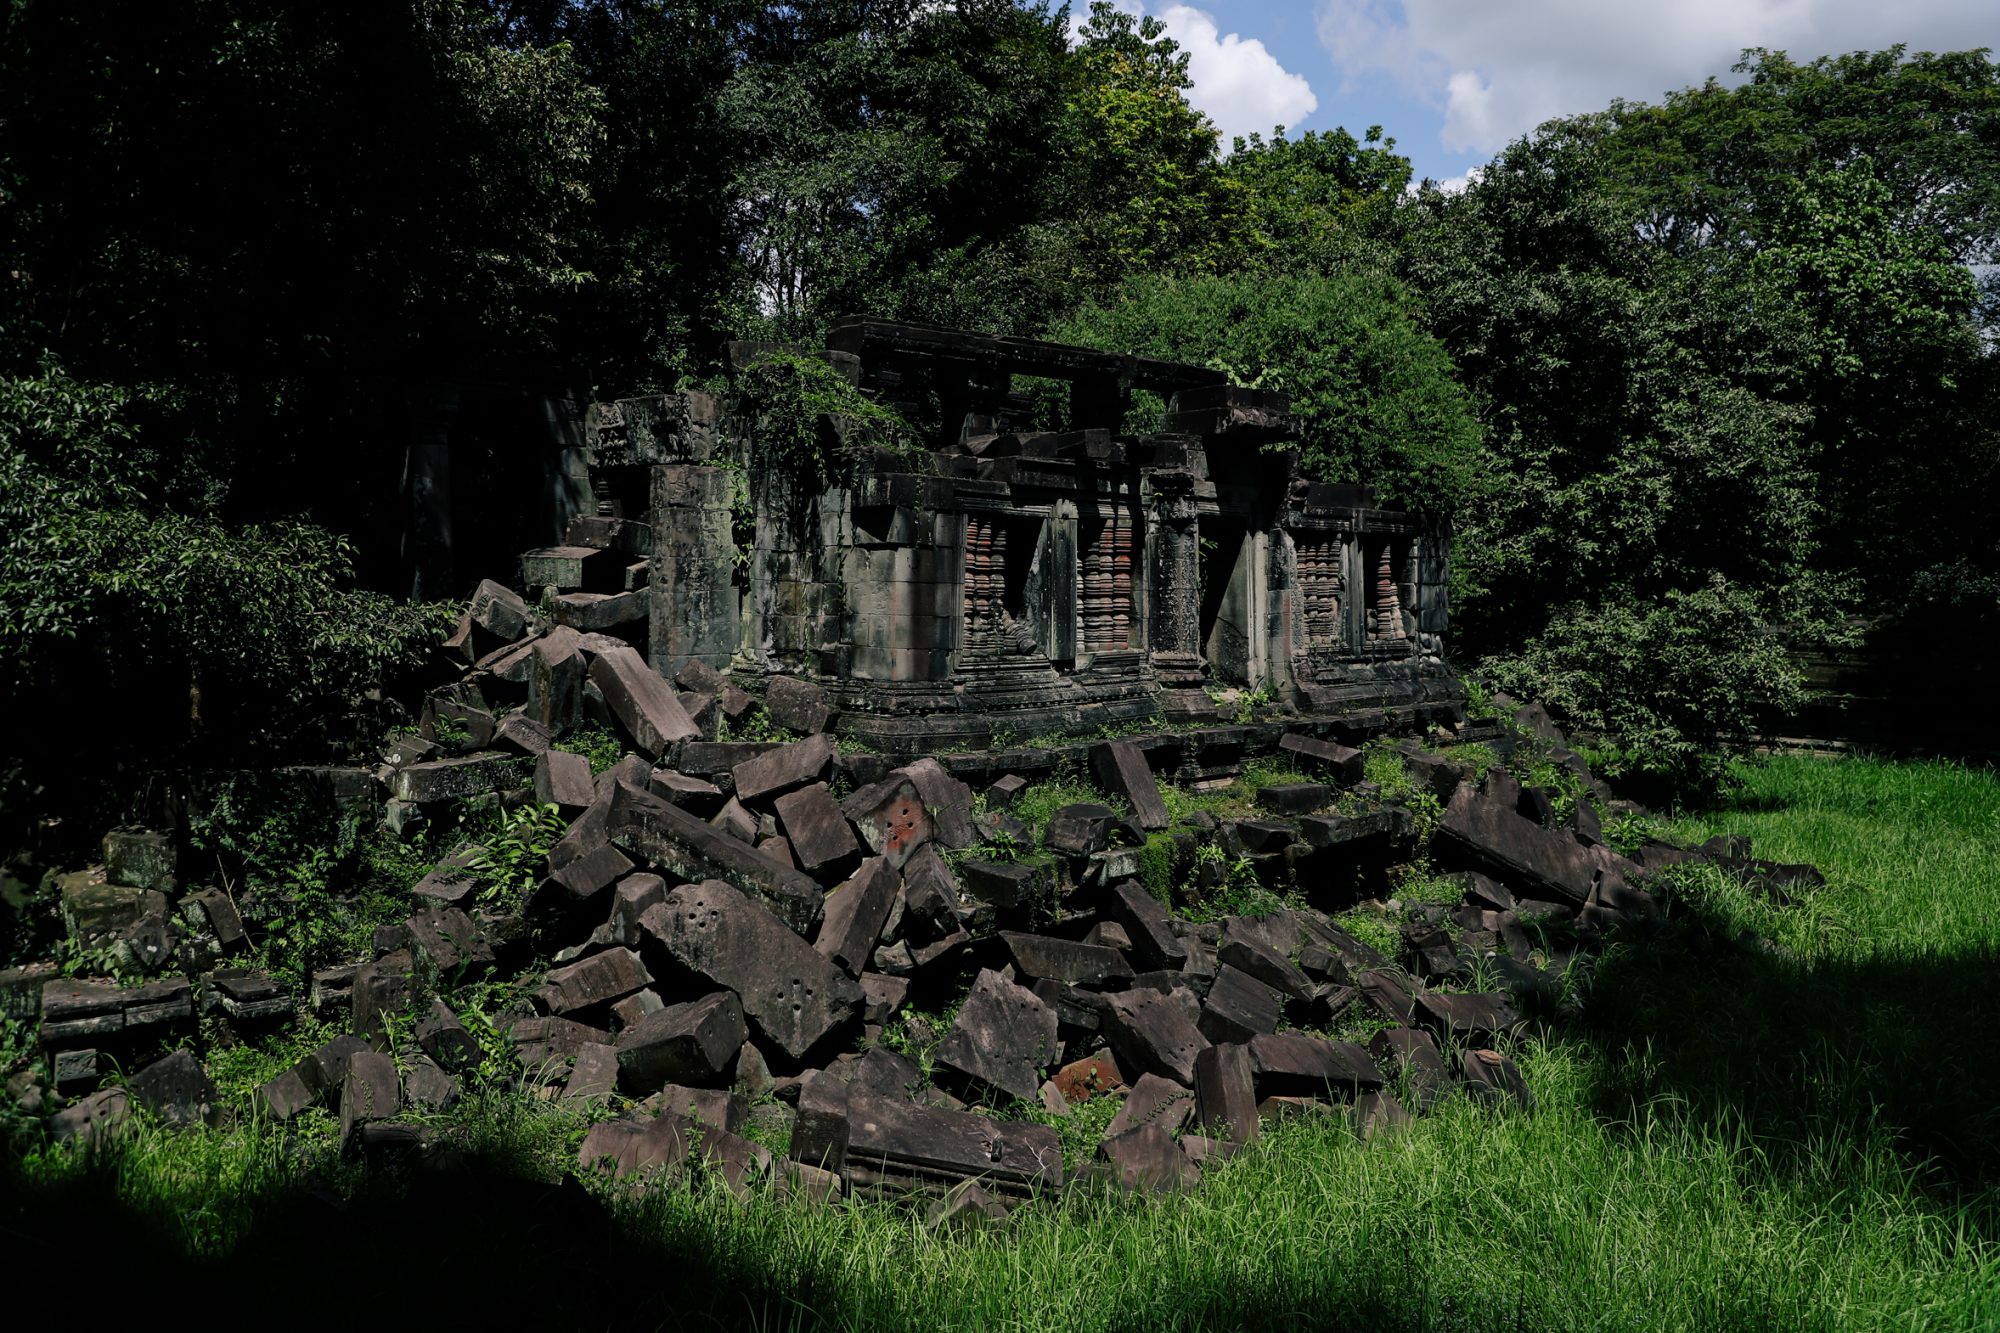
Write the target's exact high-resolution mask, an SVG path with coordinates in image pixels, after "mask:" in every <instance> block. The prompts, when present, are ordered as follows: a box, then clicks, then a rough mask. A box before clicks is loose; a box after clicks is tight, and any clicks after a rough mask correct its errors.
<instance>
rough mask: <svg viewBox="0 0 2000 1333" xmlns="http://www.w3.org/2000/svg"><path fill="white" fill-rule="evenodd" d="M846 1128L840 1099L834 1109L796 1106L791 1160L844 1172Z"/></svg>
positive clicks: (843, 1103) (845, 1118)
mask: <svg viewBox="0 0 2000 1333" xmlns="http://www.w3.org/2000/svg"><path fill="white" fill-rule="evenodd" d="M850 1130H851V1126H850V1125H849V1124H848V1120H847V1107H846V1102H845V1100H844V1099H843V1100H842V1101H841V1102H840V1103H839V1105H838V1107H837V1108H835V1109H827V1108H824V1107H816V1106H814V1107H809V1106H803V1105H802V1106H800V1107H799V1116H798V1119H797V1120H794V1121H793V1122H792V1143H791V1156H792V1160H793V1161H797V1162H808V1163H810V1164H812V1165H813V1166H816V1167H819V1168H821V1169H822V1170H826V1171H832V1172H834V1173H836V1174H839V1173H843V1172H845V1171H846V1170H847V1147H848V1142H849V1138H848V1136H849V1133H850Z"/></svg>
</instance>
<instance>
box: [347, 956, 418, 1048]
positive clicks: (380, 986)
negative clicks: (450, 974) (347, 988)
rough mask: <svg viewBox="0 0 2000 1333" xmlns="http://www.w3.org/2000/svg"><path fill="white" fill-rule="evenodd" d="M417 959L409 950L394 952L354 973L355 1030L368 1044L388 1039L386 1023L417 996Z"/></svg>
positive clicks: (380, 1044) (382, 1043) (404, 1009)
mask: <svg viewBox="0 0 2000 1333" xmlns="http://www.w3.org/2000/svg"><path fill="white" fill-rule="evenodd" d="M416 987H417V960H416V958H415V956H414V955H412V954H411V952H410V951H409V950H408V949H396V950H393V951H391V952H389V953H386V954H383V955H382V956H381V957H380V958H377V959H376V960H375V961H373V962H371V963H364V964H362V966H361V970H360V971H358V972H356V973H355V974H354V1000H353V1005H354V1031H355V1033H356V1034H357V1035H359V1036H361V1037H363V1038H365V1039H366V1040H367V1041H368V1042H369V1043H370V1044H372V1045H375V1046H382V1045H385V1044H386V1043H387V1042H388V1039H389V1020H390V1019H391V1018H392V1017H395V1016H398V1015H400V1014H402V1013H403V1012H404V1011H406V1010H407V1009H408V1008H409V1007H410V1001H411V1000H412V999H414V998H415V996H416Z"/></svg>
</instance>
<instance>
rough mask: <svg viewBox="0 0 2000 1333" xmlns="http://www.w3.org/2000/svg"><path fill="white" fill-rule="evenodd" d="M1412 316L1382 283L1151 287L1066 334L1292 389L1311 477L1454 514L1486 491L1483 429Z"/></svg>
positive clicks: (1187, 282)
mask: <svg viewBox="0 0 2000 1333" xmlns="http://www.w3.org/2000/svg"><path fill="white" fill-rule="evenodd" d="M1409 312H1410V302H1409V299H1408V297H1407V295H1406V293H1404V291H1403V290H1402V288H1401V286H1400V285H1399V284H1398V283H1397V282H1396V281H1395V280H1394V279H1392V278H1388V277H1385V276H1382V275H1375V274H1368V275H1360V274H1357V275H1348V276H1344V277H1333V278H1321V277H1284V276H1278V275H1272V274H1244V275H1236V276H1230V277H1190V278H1174V277H1143V278H1133V279H1129V280H1128V281H1127V282H1126V284H1125V286H1124V288H1123V289H1122V290H1121V292H1120V294H1119V298H1118V299H1117V300H1115V301H1112V302H1108V303H1106V304H1103V305H1096V306H1091V307H1087V308H1085V309H1084V310H1082V311H1080V312H1078V313H1077V314H1075V315H1074V316H1072V317H1070V318H1069V319H1067V320H1065V321H1064V322H1062V323H1061V324H1059V325H1058V326H1057V328H1056V330H1055V333H1056V336H1058V337H1061V338H1064V339H1067V340H1072V341H1076V342H1080V343H1085V344H1088V345H1091V346H1097V347H1104V348H1115V349H1118V350H1121V351H1130V352H1137V353H1139V354H1141V355H1145V356H1158V357H1166V358H1169V359H1172V360H1178V361H1187V362H1192V363H1194V364H1196V365H1207V366H1213V367H1215V368H1217V369H1220V370H1226V371H1228V372H1229V375H1230V378H1231V379H1232V380H1234V381H1235V382H1237V383H1239V384H1244V385H1250V386H1254V387H1259V388H1269V389H1281V390H1283V391H1284V392H1285V393H1287V394H1289V395H1290V396H1291V401H1292V409H1293V411H1294V412H1296V413H1297V415H1298V418H1299V450H1300V457H1301V461H1302V463H1303V465H1304V467H1305V468H1306V470H1307V471H1308V472H1309V473H1310V474H1311V475H1313V476H1315V477H1318V478H1319V479H1321V480H1324V481H1354V482H1367V483H1371V484H1373V485H1375V486H1376V487H1377V488H1378V489H1379V490H1380V491H1381V493H1382V495H1383V496H1384V498H1385V499H1386V500H1387V501H1389V502H1392V503H1397V504H1404V505H1408V506H1410V507H1411V508H1414V509H1419V510H1424V511H1427V512H1431V513H1436V514H1441V515H1449V514H1451V513H1453V512H1454V511H1455V510H1457V509H1458V508H1459V507H1460V506H1462V505H1464V504H1465V503H1466V502H1467V500H1468V499H1469V498H1470V497H1471V496H1472V495H1473V494H1474V493H1476V492H1477V491H1478V490H1479V488H1480V461H1479V428H1478V425H1477V423H1476V421H1475V420H1474V418H1473V415H1472V408H1471V403H1470V401H1469V399H1468V398H1467V397H1466V395H1465V393H1464V391H1463V390H1461V389H1460V388H1459V386H1458V385H1457V383H1456V382H1455V381H1454V380H1453V378H1452V366H1451V360H1450V358H1449V357H1448V356H1447V355H1446V354H1445V351H1444V349H1443V347H1442V346H1441V345H1440V344H1439V343H1438V342H1437V340H1436V339H1434V338H1432V337H1431V336H1430V335H1429V334H1427V333H1425V332H1424V331H1423V330H1421V329H1420V328H1418V327H1417V325H1416V324H1415V323H1414V322H1413V321H1412V320H1411V318H1410V313H1409ZM1155 406H1156V407H1157V404H1156V405H1155Z"/></svg>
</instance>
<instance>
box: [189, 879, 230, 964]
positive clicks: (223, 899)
mask: <svg viewBox="0 0 2000 1333" xmlns="http://www.w3.org/2000/svg"><path fill="white" fill-rule="evenodd" d="M181 912H182V914H183V915H184V916H186V917H188V918H189V920H190V921H191V923H192V924H194V925H195V926H196V927H197V928H198V929H205V930H206V931H207V933H208V934H209V935H210V936H211V937H212V938H213V939H214V940H215V947H216V948H218V949H220V950H221V951H222V952H224V953H234V952H235V951H236V950H238V949H240V948H242V947H243V945H244V944H245V942H246V936H245V935H244V932H243V918H242V916H241V915H239V914H238V912H237V911H236V904H235V903H233V902H231V901H230V899H229V895H228V894H226V893H224V892H223V891H222V890H221V889H203V890H201V892H199V893H191V894H189V895H188V896H187V897H186V898H185V899H184V900H182V902H181ZM196 914H198V916H197V915H196Z"/></svg>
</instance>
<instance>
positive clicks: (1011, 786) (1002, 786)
mask: <svg viewBox="0 0 2000 1333" xmlns="http://www.w3.org/2000/svg"><path fill="white" fill-rule="evenodd" d="M1027 789H1028V780H1027V779H1026V778H1024V777H1022V776H1021V775H1020V774H1019V773H1009V774H1006V775H1005V776H1004V777H1000V778H996V779H994V781H993V782H992V783H991V784H990V785H989V786H988V787H987V788H986V808H987V809H989V810H1005V809H1006V808H1007V807H1009V806H1011V805H1012V804H1014V800H1015V798H1016V797H1018V796H1019V795H1020V794H1021V793H1022V792H1024V791H1026V790H1027Z"/></svg>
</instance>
